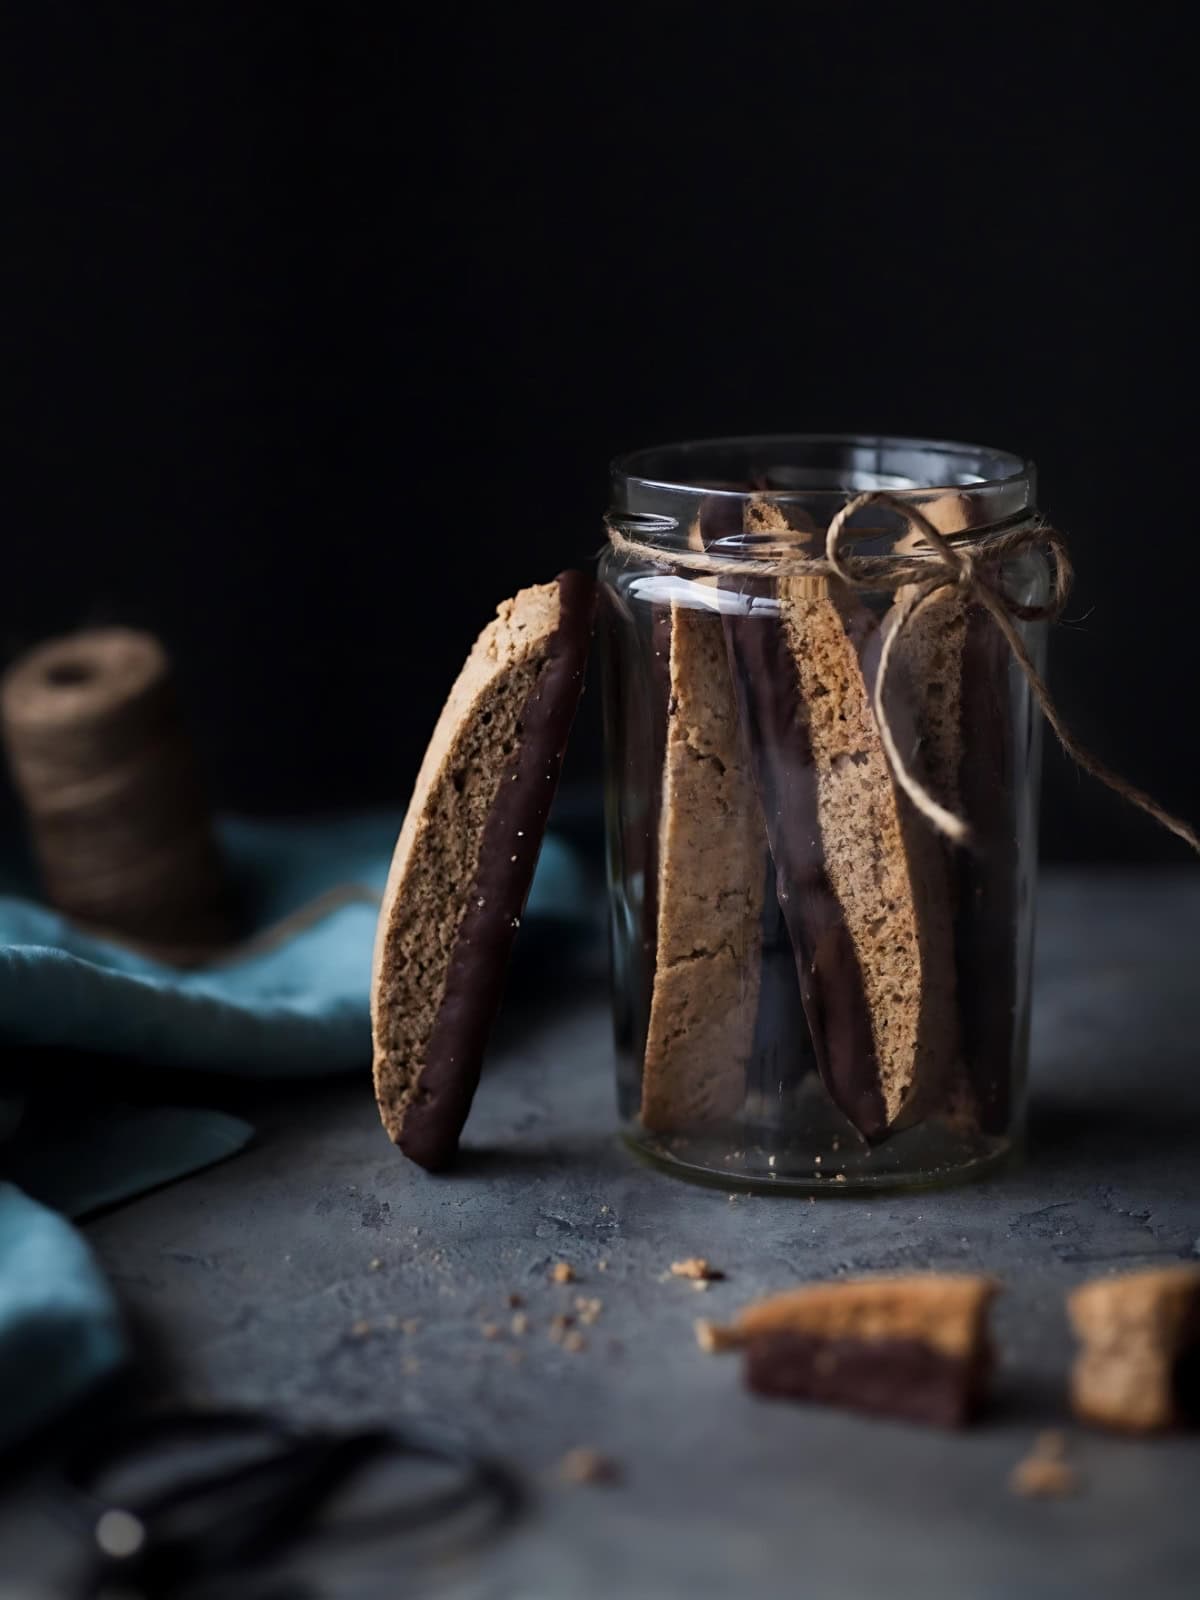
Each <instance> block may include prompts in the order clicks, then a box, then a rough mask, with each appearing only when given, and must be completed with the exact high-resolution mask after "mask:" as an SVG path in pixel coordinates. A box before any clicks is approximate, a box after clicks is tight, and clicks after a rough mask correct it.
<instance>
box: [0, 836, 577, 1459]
mask: <svg viewBox="0 0 1200 1600" xmlns="http://www.w3.org/2000/svg"><path fill="white" fill-rule="evenodd" d="M398 827H399V819H398V818H397V817H396V816H395V815H390V814H389V815H367V816H358V817H348V818H341V819H337V820H335V821H328V822H319V823H279V822H271V823H264V822H252V821H248V820H245V819H234V820H228V821H226V822H225V823H223V824H222V827H221V843H222V847H223V850H224V854H225V857H226V860H227V862H228V864H229V866H230V869H231V873H232V877H233V880H234V883H235V887H236V890H237V893H238V896H239V900H240V903H241V904H242V905H243V907H244V908H245V910H246V912H247V920H248V923H249V936H250V937H253V936H254V935H255V934H256V933H257V934H262V933H264V932H265V931H267V930H269V929H270V928H271V927H272V926H273V925H274V924H276V923H278V922H280V921H281V920H282V919H283V918H285V917H288V916H290V915H291V914H293V913H297V912H300V911H301V910H302V908H304V907H306V906H308V905H309V904H310V903H311V902H313V901H314V900H317V899H318V897H319V896H321V895H322V894H326V893H328V892H329V891H330V890H333V889H338V888H343V887H345V886H347V885H358V886H361V887H362V888H363V889H365V890H369V891H374V893H375V894H376V895H378V894H379V893H380V892H382V889H383V886H384V883H385V881H386V878H387V870H388V865H389V862H390V859H391V854H392V849H393V846H394V844H395V840H396V833H397V830H398ZM588 898H589V897H588V892H587V884H586V875H585V873H584V870H583V868H582V866H581V865H580V863H579V862H578V860H577V858H576V856H575V855H574V853H573V852H572V851H571V850H570V849H569V848H568V847H567V846H565V845H564V844H563V843H562V842H561V841H559V840H558V839H556V838H554V837H553V836H551V837H548V838H547V839H546V841H545V844H544V847H543V850H542V854H541V859H540V861H539V864H538V870H537V874H536V876H535V878H534V884H533V889H532V892H531V894H530V898H529V904H528V906H527V909H526V915H525V918H524V927H525V929H526V931H525V932H524V933H523V935H522V943H523V946H524V948H525V950H526V952H528V950H529V948H530V946H531V945H533V947H534V948H535V949H536V945H537V938H538V930H539V929H540V930H541V931H542V932H543V933H545V934H547V935H549V936H551V937H553V938H554V939H555V940H557V941H560V940H561V937H562V933H563V930H564V925H566V927H568V928H569V927H570V926H571V925H574V926H575V927H577V928H578V927H579V926H581V925H583V926H590V918H589V915H588V911H587V905H588ZM376 917H377V905H376V903H375V901H374V900H370V901H368V900H365V899H364V900H358V901H356V902H351V903H346V904H341V905H338V906H336V907H334V908H333V909H331V910H329V911H328V913H327V914H325V915H322V916H320V917H319V918H317V919H316V920H314V921H312V922H308V923H303V922H302V923H301V925H300V926H298V928H297V929H296V930H295V931H294V932H292V933H291V934H290V935H289V936H288V937H287V938H286V939H284V940H283V941H282V942H279V943H275V944H272V945H271V947H270V948H266V949H262V950H259V951H258V952H257V953H256V952H254V951H253V950H250V951H248V952H247V954H246V955H245V956H244V957H243V958H242V959H237V960H231V961H229V962H228V963H226V964H222V965H221V966H219V967H212V968H209V969H208V970H206V971H201V972H181V971H179V970H177V969H175V968H171V967H167V966H164V965H162V964H161V963H158V962H155V961H152V960H150V959H148V958H146V957H144V956H139V955H135V954H132V953H131V952H129V951H127V950H124V949H122V948H120V947H119V946H116V945H112V944H108V943H106V942H105V941H104V940H101V939H96V938H93V937H91V936H89V935H87V934H83V933H80V932H78V930H76V929H74V928H72V927H71V926H70V925H69V924H67V923H66V922H64V920H63V919H62V918H61V917H60V916H58V915H57V914H56V913H55V912H53V911H51V910H49V909H48V908H47V907H45V906H43V905H40V904H38V903H37V902H36V901H35V900H34V899H33V898H31V897H30V895H29V893H28V879H27V877H26V876H24V875H23V874H22V870H21V868H20V867H19V866H18V865H10V866H8V867H7V868H5V867H4V866H3V865H0V1052H2V1054H0V1060H2V1062H3V1067H2V1069H0V1070H2V1071H3V1077H0V1176H4V1177H7V1178H9V1179H14V1180H16V1182H17V1183H19V1184H20V1185H21V1189H24V1190H27V1191H29V1194H32V1195H35V1196H36V1197H37V1198H38V1199H40V1200H44V1201H46V1202H48V1203H49V1204H51V1205H53V1206H54V1207H55V1208H56V1209H58V1210H61V1211H64V1212H66V1213H67V1214H68V1215H70V1216H75V1217H79V1216H84V1215H87V1214H88V1213H89V1212H91V1211H94V1210H97V1209H99V1208H100V1207H102V1206H107V1205H112V1204H115V1203H116V1202H118V1201H120V1200H124V1199H128V1198H130V1197H131V1196H133V1195H136V1194H139V1193H142V1192H144V1191H145V1190H147V1189H149V1188H153V1187H155V1186H157V1185H158V1184H162V1183H166V1182H169V1181H170V1180H171V1179H173V1178H178V1177H182V1176H184V1175H185V1174H187V1173H190V1172H195V1171H197V1170H199V1169H200V1168H201V1167H204V1166H208V1165H210V1164H211V1163H212V1162H214V1161H219V1160H222V1159H223V1158H224V1157H226V1156H228V1155H231V1154H233V1153H235V1152H236V1151H237V1150H240V1149H241V1148H242V1147H243V1146H244V1145H245V1144H246V1143H247V1142H248V1140H249V1139H250V1138H251V1137H252V1135H253V1129H252V1128H251V1127H250V1125H249V1124H248V1123H246V1122H245V1121H243V1120H242V1119H241V1118H239V1117H231V1116H228V1115H227V1114H225V1113H223V1112H219V1111H209V1110H202V1109H197V1108H191V1107H178V1106H171V1107H153V1106H145V1105H121V1104H115V1103H106V1102H105V1099H104V1095H103V1079H104V1073H103V1070H102V1069H103V1067H104V1064H105V1063H111V1062H114V1061H123V1062H134V1063H136V1064H138V1066H139V1067H140V1068H142V1069H149V1070H150V1071H151V1072H152V1073H159V1072H161V1073H163V1074H164V1093H167V1092H168V1090H169V1074H170V1073H171V1071H172V1069H180V1068H188V1069H193V1070H195V1069H200V1070H203V1071H204V1072H207V1073H217V1074H224V1075H237V1076H239V1077H257V1078H280V1077H283V1076H302V1075H313V1074H317V1073H333V1072H343V1071H354V1070H358V1071H361V1072H363V1073H364V1074H365V1073H366V1070H367V1067H368V1063H369V1060H370V1020H369V1012H368V999H369V986H370V973H371V949H372V945H373V942H374V936H375V923H376ZM48 1048H49V1049H52V1050H57V1051H65V1052H68V1053H70V1054H71V1055H76V1054H87V1055H89V1056H91V1057H93V1058H94V1059H96V1061H97V1062H98V1064H99V1068H100V1069H101V1070H99V1071H98V1072H97V1073H96V1074H95V1075H93V1077H92V1078H91V1079H89V1088H90V1091H91V1093H92V1095H93V1096H94V1098H90V1099H89V1100H88V1102H87V1103H86V1104H84V1105H82V1106H81V1107H80V1108H79V1110H78V1111H77V1112H76V1114H75V1116H74V1117H72V1116H71V1115H70V1113H69V1111H67V1110H64V1108H63V1107H62V1106H61V1105H59V1104H57V1103H56V1104H54V1105H53V1106H52V1108H51V1114H47V1111H46V1107H45V1104H44V1096H43V1097H42V1099H40V1098H39V1091H42V1090H44V1088H45V1078H46V1073H45V1069H44V1067H42V1066H41V1065H40V1063H41V1062H42V1061H43V1060H44V1059H45V1057H44V1052H45V1051H46V1050H47V1049H48ZM97 1078H99V1080H100V1082H99V1084H98V1085H97V1082H96V1079H97ZM21 1189H18V1188H15V1187H13V1186H12V1184H11V1183H4V1184H0V1447H3V1445H4V1444H5V1443H6V1442H9V1441H11V1440H12V1439H14V1438H16V1437H18V1436H19V1435H20V1434H21V1433H23V1432H25V1431H27V1430H28V1429H29V1428H30V1427H32V1426H33V1425H34V1424H35V1423H36V1422H37V1421H38V1420H40V1419H41V1418H45V1417H48V1416H50V1415H51V1414H53V1413H54V1412H55V1411H57V1410H58V1409H60V1408H61V1407H62V1406H63V1405H65V1404H66V1403H67V1401H68V1400H69V1399H70V1398H71V1397H72V1396H74V1395H75V1394H77V1393H80V1392H82V1390H83V1389H84V1388H85V1387H86V1386H87V1385H88V1384H90V1383H91V1382H93V1381H94V1380H95V1378H96V1377H98V1376H99V1375H101V1373H103V1372H104V1371H106V1370H108V1369H110V1368H111V1367H112V1366H113V1365H114V1364H115V1363H116V1362H117V1361H118V1360H119V1359H120V1356H121V1351H122V1345H121V1340H120V1334H119V1329H118V1324H117V1320H116V1313H115V1310H114V1307H113V1302H112V1299H111V1296H110V1295H109V1293H108V1290H107V1288H106V1286H105V1285H104V1283H103V1280H102V1279H101V1278H100V1277H99V1275H98V1274H97V1272H96V1269H95V1267H94V1265H93V1264H92V1262H91V1259H90V1257H89V1255H88V1252H87V1249H86V1247H85V1245H84V1244H83V1242H82V1240H81V1239H80V1238H79V1236H78V1235H77V1234H75V1233H74V1232H73V1231H72V1230H71V1229H70V1228H69V1227H68V1226H67V1225H66V1224H65V1223H63V1222H62V1221H61V1220H59V1219H58V1218H57V1217H55V1216H54V1215H53V1213H51V1212H49V1211H46V1210H44V1209H43V1208H42V1207H41V1206H40V1205H37V1204H35V1203H34V1201H33V1199H31V1198H29V1194H27V1193H22V1192H21ZM39 1330H41V1331H44V1332H45V1334H46V1337H45V1340H43V1339H42V1338H41V1333H40V1332H39Z"/></svg>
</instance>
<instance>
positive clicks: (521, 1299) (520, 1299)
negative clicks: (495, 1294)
mask: <svg viewBox="0 0 1200 1600" xmlns="http://www.w3.org/2000/svg"><path fill="white" fill-rule="evenodd" d="M524 1304H525V1296H524V1295H523V1294H510V1295H509V1297H508V1309H509V1310H510V1311H516V1310H517V1309H518V1308H519V1307H520V1306H523V1305H524Z"/></svg>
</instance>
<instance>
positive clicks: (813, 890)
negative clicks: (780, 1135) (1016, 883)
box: [724, 614, 887, 1138]
mask: <svg viewBox="0 0 1200 1600" xmlns="http://www.w3.org/2000/svg"><path fill="white" fill-rule="evenodd" d="M724 621H725V637H726V642H727V645H728V648H729V657H730V665H731V668H732V675H733V681H734V685H735V688H736V690H737V696H738V710H739V714H740V717H741V720H742V725H743V728H744V730H745V735H746V740H747V744H748V748H749V750H750V752H751V755H752V764H753V769H754V775H755V781H756V784H757V787H758V795H759V800H760V803H761V806H762V813H763V818H764V820H765V823H766V831H767V838H768V840H769V842H770V847H771V857H772V860H773V861H774V864H775V891H776V896H777V899H778V902H779V906H780V909H781V910H782V912H783V916H784V920H785V922H786V924H787V928H788V933H789V935H790V938H791V941H792V948H793V951H794V956H795V966H796V976H797V980H798V982H799V985H800V994H801V998H802V1000H803V1004H804V1011H805V1015H806V1016H807V1019H808V1027H809V1031H810V1033H811V1036H812V1043H813V1050H814V1053H815V1056H816V1061H817V1069H818V1071H819V1072H820V1075H821V1078H822V1081H823V1082H824V1084H825V1086H826V1088H827V1089H828V1091H829V1093H830V1096H831V1098H832V1099H833V1101H834V1102H835V1104H836V1105H837V1106H838V1107H839V1108H840V1109H841V1110H842V1111H844V1112H845V1113H846V1115H847V1117H849V1119H850V1121H851V1122H852V1123H853V1124H854V1126H855V1127H856V1128H858V1129H859V1130H860V1131H861V1132H862V1133H863V1134H864V1135H865V1136H866V1137H868V1138H871V1137H878V1136H879V1135H881V1134H882V1133H883V1132H885V1131H886V1127H887V1115H886V1109H885V1107H884V1103H883V1096H882V1094H881V1092H880V1087H879V1065H878V1062H877V1059H876V1056H875V1043H874V1038H873V1036H872V1032H871V1021H870V1015H869V1013H868V1010H867V1004H866V998H865V996H864V993H863V987H862V974H861V971H860V969H859V965H858V958H857V956H856V954H855V951H854V944H853V941H852V939H851V937H850V932H849V929H848V928H847V926H846V920H845V917H844V916H843V914H842V908H841V906H840V905H839V904H838V901H837V898H836V896H835V895H834V893H833V890H832V888H831V887H830V883H829V878H828V875H827V874H826V871H825V860H824V852H823V848H822V843H821V832H820V823H819V819H818V808H817V771H816V766H815V764H814V761H813V753H812V746H811V744H810V742H809V737H808V721H807V717H806V714H805V706H804V697H803V694H802V693H801V690H800V684H799V679H798V676H797V672H796V661H795V656H794V655H793V652H792V650H791V647H790V645H789V643H788V641H787V638H786V637H785V634H784V629H783V623H782V621H781V619H780V618H779V617H778V616H777V615H770V614H755V615H748V616H744V617H739V616H736V615H727V616H726V617H725V619H724Z"/></svg>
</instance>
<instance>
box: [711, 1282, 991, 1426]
mask: <svg viewBox="0 0 1200 1600" xmlns="http://www.w3.org/2000/svg"><path fill="white" fill-rule="evenodd" d="M995 1293H996V1284H995V1282H994V1281H993V1280H992V1279H990V1278H986V1277H982V1276H978V1275H975V1274H969V1273H962V1274H955V1273H912V1274H909V1275H907V1276H897V1277H877V1278H859V1279H853V1278H850V1279H840V1280H837V1281H834V1282H826V1283H809V1284H804V1285H802V1286H801V1287H799V1288H796V1289H791V1290H787V1291H785V1292H784V1293H782V1294H778V1295H772V1296H770V1297H769V1298H768V1299H766V1300H758V1301H754V1302H752V1303H751V1304H750V1305H748V1306H745V1307H743V1309H742V1310H741V1311H740V1312H739V1313H738V1316H737V1319H736V1321H735V1322H734V1324H733V1326H732V1327H730V1328H726V1329H722V1330H720V1336H719V1344H718V1347H719V1348H720V1347H724V1348H732V1347H741V1348H742V1349H743V1350H744V1351H745V1361H746V1367H745V1370H746V1381H747V1383H748V1384H749V1386H750V1387H751V1388H752V1389H755V1390H757V1391H758V1393H760V1394H767V1395H779V1396H784V1397H787V1398H790V1399H795V1400H814V1401H821V1402H824V1403H826V1404H829V1405H841V1406H849V1407H853V1408H855V1409H857V1410H861V1411H872V1412H877V1413H879V1414H881V1415H886V1416H897V1417H907V1418H909V1419H911V1420H912V1421H916V1422H932V1423H937V1424H939V1425H941V1426H943V1427H958V1426H961V1425H962V1424H963V1423H965V1422H968V1421H969V1420H970V1419H971V1417H972V1416H974V1415H975V1413H976V1412H977V1411H978V1410H979V1408H980V1406H981V1404H982V1402H983V1399H984V1394H985V1390H986V1385H987V1378H988V1374H989V1371H990V1365H991V1354H990V1350H991V1347H990V1341H989V1338H988V1309H989V1306H990V1304H991V1301H992V1299H993V1297H994V1295H995Z"/></svg>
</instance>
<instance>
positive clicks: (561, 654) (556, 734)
mask: <svg viewBox="0 0 1200 1600" xmlns="http://www.w3.org/2000/svg"><path fill="white" fill-rule="evenodd" d="M593 605H594V585H593V583H592V580H591V579H590V577H587V576H585V575H584V574H582V573H574V572H568V573H564V574H562V575H561V576H560V577H559V578H558V579H557V580H556V582H555V583H554V584H552V585H543V586H541V587H540V588H538V589H529V590H524V591H522V593H521V594H520V595H518V596H517V597H516V599H515V600H513V601H509V602H506V604H505V605H504V606H502V607H501V609H500V612H499V614H498V616H497V619H496V621H495V622H493V623H492V624H491V625H490V626H489V627H488V628H487V629H485V630H484V633H483V634H482V635H481V636H480V638H479V640H478V641H477V642H476V645H475V648H474V650H473V651H472V652H471V656H470V658H469V660H468V662H467V664H466V666H465V667H464V669H463V672H462V673H461V675H460V677H459V680H458V682H457V683H456V684H455V686H454V689H453V691H452V693H451V696H450V699H449V701H448V702H447V705H446V708H445V710H444V711H443V713H442V717H441V719H440V720H439V723H438V726H437V729H436V730H435V732H434V736H433V739H432V740H431V742H430V746H429V750H428V751H427V753H426V758H425V761H424V763H423V764H422V768H421V772H420V774H419V776H418V779H417V785H416V789H415V792H414V795H413V800H412V803H411V805H410V807H409V811H408V815H407V816H406V818H405V822H404V827H403V828H402V830H401V834H400V839H399V841H398V843H397V846H396V853H395V857H394V859H393V863H392V872H391V875H390V877H389V882H388V888H387V891H386V893H385V896H384V903H383V907H382V909H381V912H380V924H379V935H378V938H377V941H376V954H375V972H374V981H373V985H372V1020H373V1028H374V1037H375V1088H376V1096H377V1099H378V1101H379V1107H380V1112H381V1114H382V1117H383V1120H384V1124H385V1126H386V1128H387V1130H388V1132H389V1134H390V1135H391V1137H392V1138H393V1139H394V1140H395V1141H396V1143H397V1144H399V1146H400V1147H401V1149H402V1150H403V1151H404V1152H405V1154H406V1155H409V1156H411V1157H412V1159H413V1160H415V1161H418V1162H420V1163H421V1165H423V1166H426V1167H430V1168H435V1167H440V1166H444V1165H445V1164H446V1163H447V1162H448V1161H449V1160H450V1159H451V1157H452V1156H453V1154H454V1151H455V1149H456V1148H457V1144H458V1136H459V1133H460V1131H461V1129H462V1125H463V1123H464V1121H465V1120H466V1115H467V1111H468V1109H469V1107H470V1104H471V1100H472V1097H473V1095H474V1092H475V1088H476V1086H477V1083H478V1079H479V1070H480V1065H481V1061H482V1055H483V1048H484V1045H485V1043H486V1040H487V1035H488V1032H489V1030H490V1028H491V1024H492V1021H493V1019H494V1016H495V1013H496V1009H497V1007H498V1005H499V1000H500V995H501V992H502V989H503V985H504V978H505V974H506V970H507V964H508V957H509V954H510V952H511V949H512V944H513V940H514V938H515V936H516V931H517V928H518V926H519V922H520V916H521V912H522V910H523V908H524V904H525V898H526V895H527V894H528V892H529V886H530V883H531V881H532V877H533V869H534V866H535V864H536V861H537V856H538V851H539V849H540V846H541V841H542V835H543V833H544V830H545V826H546V819H547V816H548V815H549V810H550V803H551V801H552V799H553V797H554V791H555V787H556V785H557V781H558V773H559V767H560V765H561V762H562V757H563V752H564V750H565V748H566V742H567V737H568V734H569V731H570V727H571V723H572V720H573V718H574V715H575V709H576V706H577V704H578V700H579V695H580V692H581V689H582V685H583V672H584V666H585V663H586V657H587V650H588V645H589V642H590V638H591V631H592V612H593Z"/></svg>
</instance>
